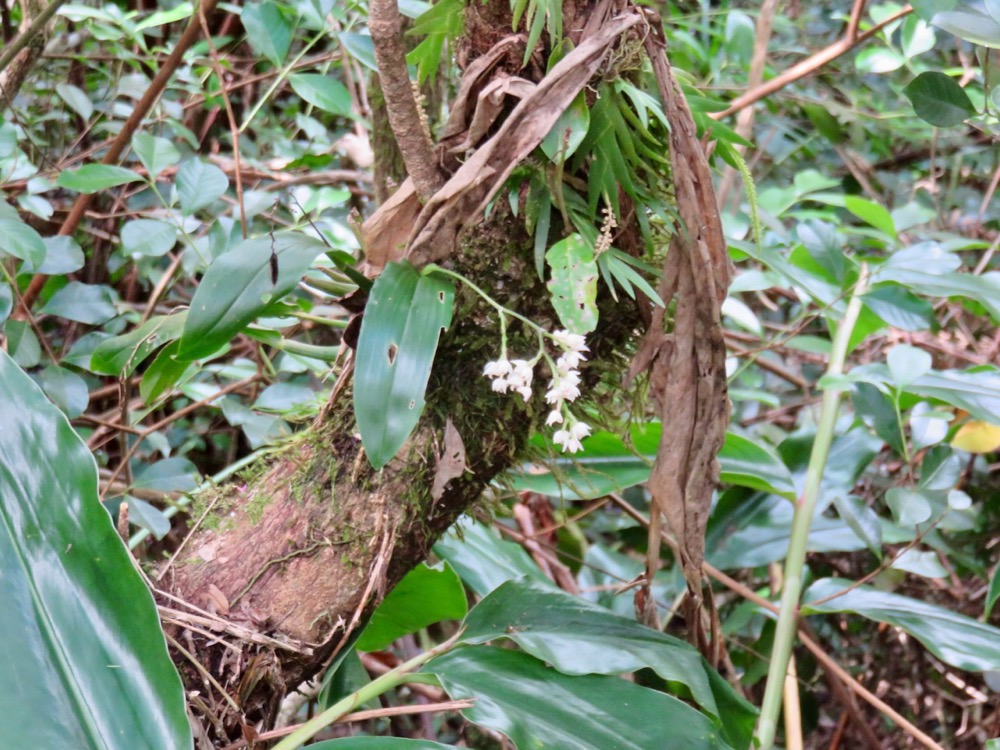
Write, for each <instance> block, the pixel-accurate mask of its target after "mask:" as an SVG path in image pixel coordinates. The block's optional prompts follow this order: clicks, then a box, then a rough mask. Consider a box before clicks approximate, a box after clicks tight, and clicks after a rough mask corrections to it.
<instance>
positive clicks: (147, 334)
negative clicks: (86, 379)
mask: <svg viewBox="0 0 1000 750" xmlns="http://www.w3.org/2000/svg"><path fill="white" fill-rule="evenodd" d="M186 318H187V312H179V313H174V314H172V315H154V316H153V317H152V318H150V319H149V320H147V321H146V322H145V323H143V324H142V325H141V326H139V327H138V328H136V329H135V330H133V331H130V332H128V333H126V334H122V335H121V336H115V337H114V338H110V339H107V340H106V341H102V342H101V343H100V344H98V345H97V348H96V349H94V353H93V354H92V355H91V359H90V368H91V370H93V371H94V372H100V373H105V374H107V375H119V376H122V377H128V376H129V375H131V374H132V372H133V371H134V370H135V368H136V367H138V366H139V365H140V364H142V362H143V361H144V360H145V359H146V358H147V357H148V356H149V355H150V354H152V353H153V352H154V351H156V350H157V349H159V348H160V347H161V346H163V345H164V344H166V343H169V342H171V341H173V340H174V339H176V338H178V337H179V336H180V335H181V330H182V329H183V327H184V321H185V319H186Z"/></svg>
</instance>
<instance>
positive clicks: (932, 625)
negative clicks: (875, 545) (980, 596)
mask: <svg viewBox="0 0 1000 750" xmlns="http://www.w3.org/2000/svg"><path fill="white" fill-rule="evenodd" d="M853 585H854V582H853V581H849V580H846V579H843V578H824V579H822V580H819V581H816V582H815V583H814V584H813V585H812V586H810V587H809V590H808V591H806V593H805V595H804V598H803V601H804V602H807V604H804V605H803V608H802V611H803V614H815V613H830V612H853V613H854V614H858V615H861V616H862V617H867V618H868V619H870V620H875V621H876V622H884V623H888V624H889V625H894V626H895V627H899V628H902V629H903V630H905V631H906V632H907V633H909V634H910V635H912V636H913V637H914V638H916V639H917V640H918V641H920V642H921V643H923V644H924V646H926V647H927V649H928V650H929V651H930V652H931V653H932V654H934V655H935V656H936V657H938V658H939V659H941V660H942V661H945V662H947V663H948V664H951V665H952V666H953V667H958V668H959V669H966V670H969V671H970V672H985V671H995V670H1000V630H998V629H997V628H994V627H991V626H990V625H984V624H983V623H981V622H977V621H976V620H973V619H972V618H970V617H966V616H965V615H960V614H958V613H957V612H952V611H950V610H947V609H944V608H943V607H938V606H936V605H934V604H928V603H927V602H922V601H920V600H919V599H912V598H910V597H908V596H902V595H901V594H894V593H891V592H888V591H878V590H876V589H873V588H871V587H869V586H858V587H856V588H853V589H852V590H850V591H847V592H846V593H844V594H842V595H840V596H838V597H836V598H835V599H831V600H830V601H828V602H823V603H821V604H816V605H813V604H808V602H813V601H818V600H822V599H825V598H826V597H828V596H831V595H833V594H836V593H837V592H839V591H844V590H845V589H846V588H847V587H849V586H853Z"/></svg>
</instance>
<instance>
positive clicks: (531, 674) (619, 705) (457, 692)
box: [425, 646, 730, 750]
mask: <svg viewBox="0 0 1000 750" xmlns="http://www.w3.org/2000/svg"><path fill="white" fill-rule="evenodd" d="M425 670H426V671H428V672H432V673H434V674H435V675H437V677H438V679H439V680H440V681H441V684H442V685H443V686H444V688H445V690H446V691H447V692H448V694H449V695H450V696H451V697H452V698H453V699H460V698H473V699H475V701H476V703H475V705H474V706H473V707H472V708H469V709H466V710H465V711H464V712H463V713H464V715H465V716H466V717H467V718H468V719H469V720H471V721H474V722H476V723H478V724H483V725H484V726H487V727H490V728H491V729H495V730H497V731H500V732H503V733H504V734H505V735H507V736H508V737H510V738H511V740H512V741H513V742H514V744H515V745H516V746H517V747H518V748H573V750H610V748H615V750H663V748H664V746H665V745H666V746H669V747H675V748H681V747H683V748H685V749H686V750H723V749H724V748H729V747H730V746H729V745H727V744H726V743H725V742H724V741H723V739H722V737H721V736H720V731H719V729H718V728H717V727H716V726H714V725H713V724H712V722H711V721H709V719H708V718H707V717H706V716H704V715H703V714H700V713H698V712H697V711H695V710H694V709H693V708H691V707H690V706H688V705H687V704H686V703H683V702H681V701H679V700H677V699H676V698H674V697H673V696H670V695H667V694H666V693H660V692H657V691H655V690H651V689H649V688H644V687H640V686H639V685H636V684H635V683H633V682H627V681H626V680H622V679H619V678H617V677H605V676H603V675H584V676H580V677H570V676H568V675H564V674H562V673H560V672H557V671H555V670H554V669H549V668H548V667H546V666H545V665H544V664H543V663H542V662H540V661H538V660H537V659H535V658H533V657H531V656H529V655H528V654H523V653H519V652H517V651H509V650H503V649H498V648H493V647H490V646H474V647H467V648H461V649H455V650H454V651H451V652H449V653H446V654H444V655H443V656H439V657H437V658H436V659H434V660H433V661H431V662H430V663H428V664H427V665H426V667H425ZM668 727H669V740H668V739H667V737H666V736H665V734H664V732H665V731H667V729H666V728H668Z"/></svg>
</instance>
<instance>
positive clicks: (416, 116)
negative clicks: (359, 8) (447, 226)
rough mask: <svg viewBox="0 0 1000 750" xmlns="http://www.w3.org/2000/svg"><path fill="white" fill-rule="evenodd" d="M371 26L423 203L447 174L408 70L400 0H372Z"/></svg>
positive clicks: (388, 102) (393, 119) (396, 127)
mask: <svg viewBox="0 0 1000 750" xmlns="http://www.w3.org/2000/svg"><path fill="white" fill-rule="evenodd" d="M368 28H369V29H370V30H371V35H372V43H373V44H374V46H375V62H376V63H378V72H379V78H380V79H381V81H382V92H383V94H384V96H385V108H386V111H387V112H388V115H389V126H390V127H391V128H392V132H393V135H395V136H396V143H397V144H399V151H400V153H401V154H402V155H403V163H404V164H405V165H406V171H407V173H408V174H409V175H410V178H411V179H412V180H413V185H414V187H415V188H416V190H417V195H418V196H420V200H421V202H422V203H426V202H427V200H428V199H429V198H430V197H431V196H432V195H434V193H436V192H437V191H438V189H439V188H440V187H441V186H442V185H443V184H444V176H443V175H442V174H441V170H440V169H438V166H437V162H436V160H435V158H434V149H433V144H432V143H431V136H430V132H428V129H427V126H426V124H425V123H424V119H423V118H422V117H421V116H420V112H419V110H418V109H417V102H416V99H415V98H414V96H413V83H412V82H411V81H410V74H409V73H408V72H407V70H406V52H405V50H404V49H403V27H402V21H401V19H400V15H399V8H398V7H397V5H396V0H371V3H370V4H369V7H368Z"/></svg>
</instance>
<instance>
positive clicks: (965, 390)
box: [907, 369, 1000, 423]
mask: <svg viewBox="0 0 1000 750" xmlns="http://www.w3.org/2000/svg"><path fill="white" fill-rule="evenodd" d="M907 391H909V392H910V393H915V394H917V395H918V396H925V397H927V398H936V399H940V400H941V401H944V402H945V403H947V404H951V405H952V406H957V407H958V408H959V409H965V411H967V412H969V413H970V414H972V415H973V416H974V417H976V419H981V420H983V421H984V422H990V423H993V422H995V421H996V418H997V414H1000V371H997V370H995V369H994V370H984V371H981V372H959V371H958V370H945V371H942V372H932V373H928V374H927V375H924V376H923V377H920V378H918V379H917V380H915V381H914V382H913V383H911V384H910V386H909V388H907Z"/></svg>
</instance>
